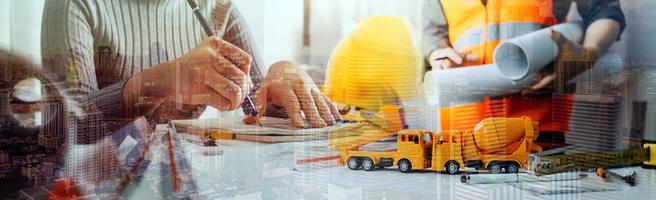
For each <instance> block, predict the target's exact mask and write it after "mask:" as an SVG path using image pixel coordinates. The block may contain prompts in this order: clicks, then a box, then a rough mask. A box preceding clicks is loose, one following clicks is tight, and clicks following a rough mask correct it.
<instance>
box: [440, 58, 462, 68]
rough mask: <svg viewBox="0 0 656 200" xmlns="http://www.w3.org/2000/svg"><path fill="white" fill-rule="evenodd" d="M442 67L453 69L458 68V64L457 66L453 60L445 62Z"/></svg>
mask: <svg viewBox="0 0 656 200" xmlns="http://www.w3.org/2000/svg"><path fill="white" fill-rule="evenodd" d="M441 66H442V69H451V68H455V67H457V66H458V64H456V63H455V62H453V61H451V60H443V61H442V64H441Z"/></svg>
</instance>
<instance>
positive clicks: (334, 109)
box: [321, 95, 342, 121]
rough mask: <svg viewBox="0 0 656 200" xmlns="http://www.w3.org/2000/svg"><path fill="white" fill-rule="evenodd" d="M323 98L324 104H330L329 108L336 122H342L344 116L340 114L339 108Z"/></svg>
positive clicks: (326, 98)
mask: <svg viewBox="0 0 656 200" xmlns="http://www.w3.org/2000/svg"><path fill="white" fill-rule="evenodd" d="M321 97H322V98H323V100H324V102H326V104H328V108H330V113H331V114H332V115H333V118H334V119H335V121H341V120H342V114H340V113H339V109H337V106H336V105H335V104H334V103H333V102H332V101H331V100H330V99H329V98H328V97H326V96H324V95H321Z"/></svg>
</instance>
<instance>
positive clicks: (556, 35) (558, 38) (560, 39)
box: [549, 29, 569, 47]
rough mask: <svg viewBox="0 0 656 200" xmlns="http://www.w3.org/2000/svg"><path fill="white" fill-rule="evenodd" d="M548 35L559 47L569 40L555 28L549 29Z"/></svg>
mask: <svg viewBox="0 0 656 200" xmlns="http://www.w3.org/2000/svg"><path fill="white" fill-rule="evenodd" d="M549 36H550V37H551V39H553V40H554V41H555V42H556V44H558V46H560V47H563V46H565V45H566V44H567V43H568V42H569V40H567V38H565V36H563V34H561V33H560V32H558V31H555V30H553V29H549Z"/></svg>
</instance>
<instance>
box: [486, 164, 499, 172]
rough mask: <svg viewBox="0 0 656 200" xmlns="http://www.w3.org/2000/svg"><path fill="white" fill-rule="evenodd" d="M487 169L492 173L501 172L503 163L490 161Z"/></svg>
mask: <svg viewBox="0 0 656 200" xmlns="http://www.w3.org/2000/svg"><path fill="white" fill-rule="evenodd" d="M487 169H488V170H490V173H493V174H500V173H501V169H502V167H501V164H499V163H490V164H489V165H488V166H487Z"/></svg>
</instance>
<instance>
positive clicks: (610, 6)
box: [576, 0, 626, 40]
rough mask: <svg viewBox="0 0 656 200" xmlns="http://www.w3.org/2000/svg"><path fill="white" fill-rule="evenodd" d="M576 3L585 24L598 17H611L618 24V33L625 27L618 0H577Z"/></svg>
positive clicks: (598, 18)
mask: <svg viewBox="0 0 656 200" xmlns="http://www.w3.org/2000/svg"><path fill="white" fill-rule="evenodd" d="M576 5H577V8H578V11H579V14H581V17H582V18H583V21H584V22H585V25H586V26H588V25H590V24H592V23H593V22H595V21H597V20H600V19H612V20H615V21H617V22H618V23H619V24H620V35H621V33H622V32H623V31H624V29H625V28H626V19H625V17H624V12H622V8H621V6H620V2H619V1H618V0H577V1H576ZM619 39H620V38H619V36H618V38H617V40H619Z"/></svg>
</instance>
